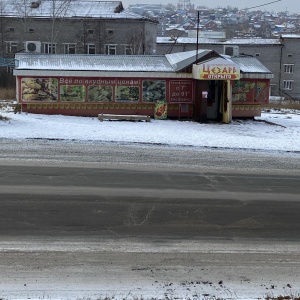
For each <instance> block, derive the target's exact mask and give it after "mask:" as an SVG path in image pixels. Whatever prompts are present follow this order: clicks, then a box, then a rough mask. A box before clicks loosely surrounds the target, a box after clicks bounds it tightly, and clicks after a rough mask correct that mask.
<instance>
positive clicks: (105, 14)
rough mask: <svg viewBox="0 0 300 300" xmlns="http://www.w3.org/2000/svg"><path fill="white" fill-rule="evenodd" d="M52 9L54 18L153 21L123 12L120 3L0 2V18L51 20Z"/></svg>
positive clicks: (63, 0) (83, 0) (77, 0)
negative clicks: (33, 5) (34, 4)
mask: <svg viewBox="0 0 300 300" xmlns="http://www.w3.org/2000/svg"><path fill="white" fill-rule="evenodd" d="M32 3H37V7H34V8H33V7H32ZM54 5H55V8H54ZM53 9H54V13H55V16H56V17H64V18H107V19H147V20H149V21H154V20H152V19H150V18H146V17H142V16H141V15H138V14H135V13H132V12H129V11H127V10H124V8H123V5H122V2H121V1H97V0H71V1H66V0H55V1H52V0H41V1H40V0H35V1H34V0H24V1H22V3H18V1H17V0H2V1H1V16H8V17H24V16H26V17H28V18H32V17H33V18H52V17H53ZM155 22H157V21H155Z"/></svg>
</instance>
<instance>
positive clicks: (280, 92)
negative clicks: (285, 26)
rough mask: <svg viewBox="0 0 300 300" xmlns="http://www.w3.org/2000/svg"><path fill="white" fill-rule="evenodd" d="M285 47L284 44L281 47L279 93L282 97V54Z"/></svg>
mask: <svg viewBox="0 0 300 300" xmlns="http://www.w3.org/2000/svg"><path fill="white" fill-rule="evenodd" d="M282 41H283V39H282ZM283 47H284V44H283V45H281V48H280V60H279V63H280V65H279V82H278V85H279V87H278V91H279V94H280V96H282V90H281V76H282V73H281V72H282V52H283Z"/></svg>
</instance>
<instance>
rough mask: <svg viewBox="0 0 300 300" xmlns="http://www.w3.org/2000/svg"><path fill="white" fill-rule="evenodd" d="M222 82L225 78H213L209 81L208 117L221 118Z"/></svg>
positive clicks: (212, 118) (211, 118)
mask: <svg viewBox="0 0 300 300" xmlns="http://www.w3.org/2000/svg"><path fill="white" fill-rule="evenodd" d="M222 83H223V80H211V81H210V82H209V88H208V96H207V119H210V120H218V119H220V113H221V97H222Z"/></svg>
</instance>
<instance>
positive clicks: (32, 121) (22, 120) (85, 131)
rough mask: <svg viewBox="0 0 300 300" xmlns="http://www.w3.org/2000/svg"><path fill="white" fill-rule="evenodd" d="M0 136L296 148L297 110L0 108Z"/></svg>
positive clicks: (299, 133)
mask: <svg viewBox="0 0 300 300" xmlns="http://www.w3.org/2000/svg"><path fill="white" fill-rule="evenodd" d="M0 114H1V115H2V116H4V117H8V118H9V120H8V121H0V139H3V138H4V139H30V138H33V139H34V138H35V139H63V140H77V141H98V142H101V141H103V142H108V141H115V142H129V143H130V142H134V143H154V144H166V145H172V146H181V145H185V146H186V145H190V146H197V147H220V148H233V149H259V150H267V151H288V152H298V151H300V111H271V112H264V113H262V116H261V117H257V118H256V120H234V121H233V122H232V123H231V124H222V123H206V124H200V123H197V122H193V121H176V120H175V121H174V120H151V122H149V123H147V122H128V121H104V122H100V121H99V120H98V119H97V118H87V117H72V116H62V115H42V114H27V113H21V114H14V113H13V112H7V111H3V110H2V111H0Z"/></svg>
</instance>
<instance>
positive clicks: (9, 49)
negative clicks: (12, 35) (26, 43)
mask: <svg viewBox="0 0 300 300" xmlns="http://www.w3.org/2000/svg"><path fill="white" fill-rule="evenodd" d="M16 52H18V42H6V53H16Z"/></svg>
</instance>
